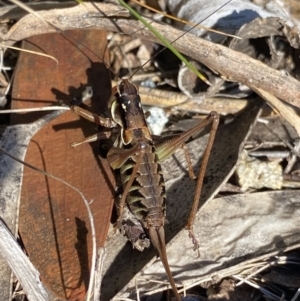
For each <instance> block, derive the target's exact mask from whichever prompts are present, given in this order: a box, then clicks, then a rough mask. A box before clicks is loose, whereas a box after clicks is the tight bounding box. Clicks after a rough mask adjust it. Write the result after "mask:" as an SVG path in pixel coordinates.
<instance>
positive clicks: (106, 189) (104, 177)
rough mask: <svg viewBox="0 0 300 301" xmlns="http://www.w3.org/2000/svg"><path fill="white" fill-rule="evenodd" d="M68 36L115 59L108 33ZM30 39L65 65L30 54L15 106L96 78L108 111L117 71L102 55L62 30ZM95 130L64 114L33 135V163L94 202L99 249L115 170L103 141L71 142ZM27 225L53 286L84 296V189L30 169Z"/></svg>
mask: <svg viewBox="0 0 300 301" xmlns="http://www.w3.org/2000/svg"><path fill="white" fill-rule="evenodd" d="M68 36H70V37H72V38H74V39H75V40H76V41H80V43H81V44H83V45H85V46H86V47H87V48H88V49H90V50H92V51H93V52H94V53H96V54H97V55H98V56H99V57H100V58H104V57H107V55H105V54H106V52H105V50H106V34H105V33H104V32H100V31H70V32H68ZM24 44H25V45H24V47H26V48H27V49H31V50H32V49H34V50H37V51H42V52H45V53H47V54H50V55H53V56H54V57H56V58H57V59H58V60H59V64H58V65H56V63H55V62H54V61H53V60H50V59H48V58H44V57H39V56H36V55H32V54H26V53H22V54H21V55H20V58H19V62H18V67H17V72H16V75H15V82H14V87H13V104H12V106H13V108H23V107H33V106H44V105H47V104H50V103H53V102H56V101H57V99H61V98H62V97H63V96H64V95H63V94H69V93H70V92H71V94H72V92H73V94H74V88H78V87H79V86H80V85H81V84H86V83H88V85H91V86H92V87H93V89H94V97H93V98H92V108H93V109H92V110H93V112H95V113H99V112H100V111H103V109H104V108H105V104H106V102H107V100H108V98H109V96H110V92H111V90H110V77H109V73H108V70H107V68H106V67H105V66H104V65H103V64H101V63H100V61H99V59H97V58H96V57H95V55H92V53H91V52H90V51H88V50H87V49H86V48H83V47H81V45H79V46H78V44H77V45H72V43H70V41H68V40H67V39H66V38H65V37H63V36H62V35H59V34H47V35H43V36H36V37H33V38H30V40H29V41H27V42H26V43H24ZM82 49H83V50H82ZM37 117H38V115H37V114H32V113H31V114H26V115H25V114H24V115H18V116H17V115H14V116H12V122H13V123H26V122H30V121H33V120H36V119H37ZM95 129H96V126H95V125H94V124H92V123H90V122H88V121H86V120H80V118H79V117H78V116H76V115H75V114H74V113H73V112H67V113H64V114H62V115H61V116H60V117H58V118H57V119H56V120H54V121H53V122H51V123H50V124H48V125H47V126H45V127H44V128H43V129H42V130H41V131H40V132H39V133H38V134H37V135H35V136H34V137H33V139H32V141H31V143H30V145H29V148H28V152H27V155H26V162H28V163H30V164H32V165H34V166H37V167H39V168H42V169H44V170H46V171H47V172H51V173H52V174H54V175H56V176H58V177H61V178H63V179H64V180H66V181H67V182H68V183H70V184H72V185H73V186H75V187H76V188H78V189H80V190H81V191H82V192H83V193H84V195H85V196H86V198H87V199H88V200H90V201H92V203H91V209H92V212H93V216H94V219H95V226H96V232H97V246H98V247H99V246H103V245H104V242H105V238H106V233H107V230H108V226H109V222H110V215H111V209H112V204H113V197H112V191H113V187H114V185H113V180H112V177H111V172H110V168H109V165H108V164H107V162H106V161H105V160H103V159H100V158H99V157H98V154H97V153H98V147H97V143H96V144H93V145H92V146H91V145H89V144H85V145H82V146H80V147H78V148H75V149H72V148H71V147H70V143H72V142H75V141H81V140H83V138H84V137H86V136H89V135H91V134H93V133H95ZM83 132H84V133H83ZM19 228H20V233H21V236H22V239H23V241H24V244H25V247H26V250H27V251H28V254H29V256H30V259H31V260H32V262H33V263H34V265H35V266H36V267H37V268H38V270H39V271H40V273H41V278H42V280H43V281H44V282H45V284H47V285H48V287H49V288H50V289H51V290H52V291H53V292H54V293H55V294H57V295H58V296H60V297H61V298H64V299H68V300H83V299H84V295H85V292H86V289H87V286H88V282H89V269H90V264H91V252H92V248H91V230H90V224H89V219H88V216H87V210H86V208H85V205H84V203H83V201H82V199H81V198H80V197H79V195H78V194H77V193H75V192H74V191H73V190H71V189H70V188H68V187H66V185H64V184H62V183H60V182H58V181H55V180H52V179H49V178H47V177H45V176H43V175H41V174H38V173H37V172H35V171H33V170H31V169H29V168H25V171H24V177H23V189H22V197H21V208H20V225H19Z"/></svg>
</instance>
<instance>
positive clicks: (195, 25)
mask: <svg viewBox="0 0 300 301" xmlns="http://www.w3.org/2000/svg"><path fill="white" fill-rule="evenodd" d="M133 1H134V2H135V3H138V2H137V1H136V0H133ZM231 1H232V0H228V1H227V2H225V3H224V4H223V5H221V6H220V7H219V8H218V9H216V10H215V11H214V12H212V13H211V14H209V15H208V16H206V17H205V18H204V19H202V20H201V21H199V22H198V23H195V24H194V25H193V26H192V27H190V28H189V29H188V30H187V31H185V32H183V33H182V34H181V35H180V36H178V37H177V38H176V39H175V40H173V41H172V42H170V44H171V45H172V44H174V43H175V42H176V41H178V40H179V39H180V38H181V37H183V36H184V35H185V34H186V33H188V32H190V31H192V30H193V29H194V28H196V27H198V26H199V25H200V24H201V23H202V22H204V21H205V20H207V19H208V18H210V17H211V16H212V15H214V14H215V13H216V12H218V11H219V10H221V9H222V8H223V7H225V6H226V5H227V4H228V3H230V2H231ZM139 4H140V5H141V6H144V7H146V8H148V9H149V10H153V11H155V12H157V13H161V12H159V11H158V10H156V9H153V8H151V7H150V6H148V5H144V4H141V3H139ZM167 17H172V16H170V15H167ZM173 19H176V20H177V18H173ZM180 21H181V20H180ZM207 30H209V29H208V28H207ZM211 31H213V32H215V33H218V34H222V35H227V36H230V37H233V38H238V39H240V37H238V36H235V35H230V34H226V33H222V32H219V31H216V30H211ZM167 48H168V47H166V46H164V47H163V48H162V49H160V50H159V51H158V52H157V53H155V54H154V55H153V56H152V57H151V58H150V59H148V60H147V61H146V62H145V63H143V64H142V65H141V66H140V68H138V69H137V70H136V71H134V72H133V74H132V75H131V76H130V78H132V77H133V76H134V75H135V74H136V73H137V72H139V71H140V70H141V69H143V67H144V66H145V65H147V64H148V63H149V62H150V61H152V60H153V59H154V58H155V57H157V56H158V55H159V54H160V53H162V52H163V51H165V50H166V49H167Z"/></svg>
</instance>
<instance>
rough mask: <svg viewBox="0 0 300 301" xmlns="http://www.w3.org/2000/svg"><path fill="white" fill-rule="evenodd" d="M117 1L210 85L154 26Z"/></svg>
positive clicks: (120, 0)
mask: <svg viewBox="0 0 300 301" xmlns="http://www.w3.org/2000/svg"><path fill="white" fill-rule="evenodd" d="M118 1H119V3H120V4H121V5H122V6H124V7H125V8H126V9H128V11H129V12H130V13H131V14H132V15H133V16H134V17H135V18H137V19H138V20H139V21H140V22H142V23H143V24H144V25H145V26H146V27H147V28H148V29H149V30H150V31H151V32H152V33H153V34H154V35H155V36H156V37H157V38H158V39H159V40H160V41H161V42H162V43H163V44H164V45H165V46H166V47H167V48H168V49H170V50H171V51H172V52H173V53H174V54H175V55H176V56H177V57H178V58H179V59H180V60H181V61H182V62H184V63H185V64H186V66H187V67H188V68H189V69H190V70H191V71H193V72H194V73H195V74H196V75H197V76H198V77H199V78H200V79H201V80H202V81H204V82H205V83H206V84H208V85H210V82H209V81H208V80H207V79H206V78H205V76H204V75H202V74H201V73H200V72H199V71H198V70H197V69H196V68H195V67H194V65H193V64H191V63H190V62H189V61H188V60H187V59H186V58H185V57H184V56H183V55H182V54H181V53H179V52H178V51H177V50H176V48H175V47H174V46H173V45H172V44H171V43H170V42H168V41H167V40H166V39H165V38H164V37H163V36H162V35H161V34H160V33H159V32H158V31H156V30H155V29H154V27H153V26H152V25H151V24H149V23H148V22H147V21H146V20H145V19H144V18H143V17H141V16H140V15H139V14H138V13H137V12H136V11H135V10H134V9H133V8H132V7H130V6H129V5H128V4H127V3H125V2H124V1H123V0H118Z"/></svg>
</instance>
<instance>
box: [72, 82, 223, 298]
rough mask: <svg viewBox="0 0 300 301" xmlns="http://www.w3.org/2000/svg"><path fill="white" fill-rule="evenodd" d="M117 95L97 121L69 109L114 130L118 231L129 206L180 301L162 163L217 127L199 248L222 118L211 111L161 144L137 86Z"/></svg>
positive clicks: (125, 85) (110, 153) (125, 86)
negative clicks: (169, 257) (170, 258)
mask: <svg viewBox="0 0 300 301" xmlns="http://www.w3.org/2000/svg"><path fill="white" fill-rule="evenodd" d="M114 91H115V93H114V95H113V97H112V98H111V100H110V102H109V107H110V109H111V119H105V118H102V117H99V116H97V117H95V115H93V114H91V113H89V112H87V111H85V110H82V109H81V108H79V107H77V106H73V107H71V108H72V109H73V110H74V111H75V112H76V113H77V114H79V115H81V116H83V117H85V118H87V119H89V120H94V121H95V122H97V123H99V124H101V125H103V126H106V127H111V128H113V129H114V130H115V133H114V134H113V131H112V132H111V133H112V134H111V136H114V139H115V141H114V145H113V147H112V148H111V149H110V150H109V151H108V154H107V159H108V161H109V163H110V166H111V167H112V168H113V169H115V170H116V169H117V170H120V174H121V179H122V185H123V195H122V197H121V198H120V200H119V202H118V205H117V207H118V208H117V209H118V216H119V218H118V222H117V227H118V228H120V229H122V220H123V215H124V208H125V205H126V204H127V206H128V207H129V209H130V211H131V213H132V214H133V215H134V216H135V217H136V218H137V219H138V220H139V222H140V223H141V225H142V227H143V228H144V229H145V230H146V232H147V233H148V235H149V237H150V240H151V242H152V244H153V245H154V247H155V248H156V249H157V250H158V252H159V255H160V258H161V260H162V263H163V265H164V267H165V270H166V273H167V275H168V278H169V280H170V283H171V286H172V289H173V292H174V294H175V296H176V299H177V300H178V301H179V300H181V299H180V296H179V294H178V291H177V288H176V285H175V281H174V279H173V276H172V273H171V271H170V268H169V264H168V260H167V255H166V246H165V233H164V224H165V218H166V210H165V208H166V204H165V203H166V202H165V187H164V179H163V174H162V171H161V166H160V162H161V161H163V160H164V159H166V158H168V157H169V156H171V155H172V154H173V153H174V152H175V151H176V150H177V149H178V148H179V147H182V146H183V145H184V143H185V142H186V141H187V140H188V139H189V138H190V137H191V136H192V135H194V134H196V133H197V132H198V131H199V130H200V129H201V128H203V127H205V126H206V125H208V124H210V123H213V126H212V131H211V134H210V138H209V142H208V146H207V149H206V151H205V154H204V158H203V163H202V166H201V170H200V175H199V177H198V184H197V188H196V194H195V201H194V205H193V209H192V213H191V216H190V218H189V222H188V228H189V230H190V234H191V236H192V237H193V242H194V244H195V245H196V246H197V247H198V243H197V241H196V240H195V237H194V236H193V231H192V224H193V219H194V216H195V213H196V209H197V206H198V201H199V195H200V191H201V187H202V182H203V177H204V172H205V169H206V165H207V161H208V156H209V153H210V150H211V147H212V143H213V140H214V136H215V132H216V128H217V125H218V121H219V117H218V115H217V113H215V112H212V113H211V114H209V115H208V117H207V118H206V119H205V120H204V121H203V122H201V123H200V124H198V125H196V126H195V127H193V128H191V129H190V130H188V131H186V132H184V133H182V134H179V135H177V136H174V137H172V138H170V139H169V140H167V141H164V142H160V141H158V142H157V141H154V140H153V139H152V136H151V133H150V131H149V128H148V126H147V123H146V118H145V115H144V112H143V110H142V105H141V99H140V96H139V94H138V89H137V87H136V86H135V85H133V84H131V83H130V81H129V80H126V79H125V80H122V81H121V83H120V84H119V85H118V86H117V87H115V88H114ZM88 141H91V139H88Z"/></svg>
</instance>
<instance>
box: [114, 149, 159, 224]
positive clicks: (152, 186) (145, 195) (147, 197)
mask: <svg viewBox="0 0 300 301" xmlns="http://www.w3.org/2000/svg"><path fill="white" fill-rule="evenodd" d="M138 156H139V155H137V156H134V157H133V158H130V159H128V160H127V161H126V163H125V164H124V165H123V166H122V168H121V169H120V172H121V178H122V183H123V187H125V186H126V183H127V182H128V180H129V178H130V176H131V174H132V171H133V168H134V166H135V164H136V162H137V160H138ZM141 156H142V158H141V164H140V166H139V168H138V170H137V174H136V177H135V180H134V182H133V184H132V186H131V188H130V191H129V193H128V195H127V198H126V201H127V204H128V206H129V208H130V210H131V212H132V213H133V214H134V215H135V216H136V217H137V218H138V219H139V220H140V221H141V222H142V224H143V226H144V227H145V228H149V226H154V227H160V226H163V224H164V218H165V186H164V179H163V175H162V171H161V167H160V164H158V163H157V161H158V160H157V156H156V154H155V149H154V147H153V146H151V145H149V146H147V147H146V149H145V152H144V153H142V154H141Z"/></svg>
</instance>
